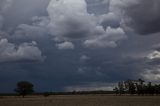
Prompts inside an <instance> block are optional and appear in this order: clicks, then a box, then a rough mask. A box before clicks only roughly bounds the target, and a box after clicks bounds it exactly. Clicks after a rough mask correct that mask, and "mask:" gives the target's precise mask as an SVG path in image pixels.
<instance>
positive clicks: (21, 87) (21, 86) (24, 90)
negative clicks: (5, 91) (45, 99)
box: [15, 81, 34, 97]
mask: <svg viewBox="0 0 160 106" xmlns="http://www.w3.org/2000/svg"><path fill="white" fill-rule="evenodd" d="M33 87H34V86H33V84H32V83H30V82H28V81H20V82H18V83H17V88H16V89H15V92H17V93H18V94H19V95H22V96H23V97H24V96H26V95H27V94H31V93H33V92H34V90H33Z"/></svg>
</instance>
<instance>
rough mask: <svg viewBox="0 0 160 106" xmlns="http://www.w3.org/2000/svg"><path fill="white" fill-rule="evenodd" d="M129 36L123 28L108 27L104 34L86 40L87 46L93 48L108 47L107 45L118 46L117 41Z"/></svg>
mask: <svg viewBox="0 0 160 106" xmlns="http://www.w3.org/2000/svg"><path fill="white" fill-rule="evenodd" d="M126 37H127V36H126V35H125V32H124V31H123V29H122V28H117V29H114V28H111V27H108V28H107V29H106V31H105V32H104V33H103V35H102V36H97V37H95V38H93V39H89V40H86V41H85V43H84V44H85V46H86V47H91V48H106V47H116V46H117V43H116V42H117V41H119V40H122V39H125V38H126Z"/></svg>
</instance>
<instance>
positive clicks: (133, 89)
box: [113, 79, 160, 95]
mask: <svg viewBox="0 0 160 106" xmlns="http://www.w3.org/2000/svg"><path fill="white" fill-rule="evenodd" d="M113 91H114V92H115V93H116V94H117V95H122V94H130V95H135V94H136V95H159V94H160V84H152V82H148V83H145V81H144V80H142V79H138V80H127V81H121V82H118V86H117V87H115V88H114V89H113Z"/></svg>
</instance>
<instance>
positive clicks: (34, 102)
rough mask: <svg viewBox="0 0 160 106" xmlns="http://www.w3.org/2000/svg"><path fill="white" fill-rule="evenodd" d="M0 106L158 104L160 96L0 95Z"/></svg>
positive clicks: (155, 105) (143, 105)
mask: <svg viewBox="0 0 160 106" xmlns="http://www.w3.org/2000/svg"><path fill="white" fill-rule="evenodd" d="M0 106H160V96H109V95H69V96H68V95H61V96H49V97H43V96H30V97H29V96H28V97H25V98H21V97H0Z"/></svg>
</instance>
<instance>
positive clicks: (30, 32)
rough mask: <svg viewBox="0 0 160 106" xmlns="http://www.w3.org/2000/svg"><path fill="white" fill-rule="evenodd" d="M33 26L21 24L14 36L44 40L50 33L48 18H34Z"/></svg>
mask: <svg viewBox="0 0 160 106" xmlns="http://www.w3.org/2000/svg"><path fill="white" fill-rule="evenodd" d="M32 22H33V23H32V24H31V25H28V24H20V25H18V26H17V28H16V30H15V32H14V36H13V37H16V38H23V39H26V38H32V39H35V40H36V39H37V38H43V37H45V36H47V35H48V34H49V32H48V29H47V28H48V27H47V25H48V23H49V19H48V17H38V16H35V17H33V18H32Z"/></svg>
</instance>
